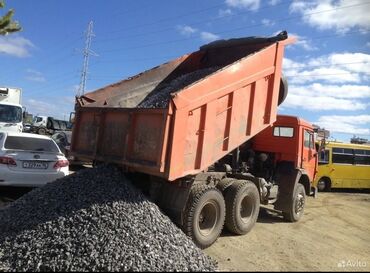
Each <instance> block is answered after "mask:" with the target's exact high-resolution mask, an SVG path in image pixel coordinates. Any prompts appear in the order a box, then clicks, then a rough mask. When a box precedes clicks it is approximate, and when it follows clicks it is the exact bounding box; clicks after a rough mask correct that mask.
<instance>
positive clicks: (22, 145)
mask: <svg viewBox="0 0 370 273" xmlns="http://www.w3.org/2000/svg"><path fill="white" fill-rule="evenodd" d="M4 146H5V149H9V150H24V151H37V152H52V153H59V149H58V147H57V146H56V145H55V143H54V142H53V141H52V140H51V139H40V138H31V137H21V136H8V137H7V138H6V140H5V145H4Z"/></svg>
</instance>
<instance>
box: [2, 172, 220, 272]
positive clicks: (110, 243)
mask: <svg viewBox="0 0 370 273" xmlns="http://www.w3.org/2000/svg"><path fill="white" fill-rule="evenodd" d="M215 269H216V263H215V262H214V261H212V260H211V259H210V258H209V257H207V256H206V255H204V254H203V253H202V252H201V250H200V249H198V248H197V247H196V246H195V245H194V243H193V242H192V241H191V240H190V239H189V238H188V237H186V236H185V234H183V233H182V231H181V230H180V229H178V228H177V227H176V226H175V225H174V224H173V223H172V222H171V220H170V219H169V218H168V217H166V216H164V215H163V214H162V213H161V212H160V210H159V208H158V207H157V206H156V205H155V204H153V203H152V202H150V201H149V200H148V199H147V198H146V197H145V196H144V195H143V194H142V193H141V192H140V191H139V190H137V189H135V188H134V187H133V186H132V185H131V184H130V182H129V181H127V179H125V178H124V176H123V175H122V174H121V172H120V171H119V170H117V169H116V168H114V167H100V168H97V169H87V170H83V171H80V172H78V173H76V174H74V175H71V176H67V177H65V178H63V179H59V180H57V181H55V182H53V183H51V184H48V185H46V186H45V187H43V188H39V189H36V190H34V191H32V192H30V193H28V194H26V195H24V196H23V197H22V198H20V199H18V200H17V201H16V202H14V203H12V204H11V205H9V206H8V207H7V208H6V209H4V210H0V271H214V270H215Z"/></svg>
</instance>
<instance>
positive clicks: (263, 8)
mask: <svg viewBox="0 0 370 273" xmlns="http://www.w3.org/2000/svg"><path fill="white" fill-rule="evenodd" d="M288 4H290V3H289V2H284V3H280V4H276V5H275V6H271V5H266V6H263V7H261V8H259V11H261V10H265V9H270V8H276V7H277V6H283V5H288ZM217 6H220V5H217ZM203 11H204V10H203ZM247 13H250V11H244V12H239V13H233V14H226V15H224V16H221V17H217V18H213V19H207V20H201V21H198V22H194V23H191V25H192V26H197V25H202V24H204V23H210V22H213V21H218V20H223V19H225V18H229V17H235V16H240V15H245V14H247ZM193 14H194V13H192V15H193ZM188 15H189V14H187V15H186V16H188ZM180 17H185V15H183V16H181V15H180V16H177V17H170V18H171V19H172V18H173V19H178V18H180ZM167 19H169V18H167ZM162 21H170V20H166V19H164V20H160V21H157V22H162ZM157 22H155V23H152V24H150V23H148V24H146V25H147V26H150V25H155V24H157ZM261 25H263V24H261ZM129 29H136V27H132V28H128V29H127V30H129ZM125 30H126V29H125ZM171 30H174V27H173V26H171V27H167V28H164V29H161V30H158V31H151V32H150V33H149V34H158V33H163V32H167V31H171ZM116 32H120V31H115V32H108V33H116ZM141 36H148V33H140V34H134V35H128V36H118V37H115V38H114V37H113V38H106V39H99V40H97V41H96V43H98V44H99V43H104V42H110V41H115V40H121V39H129V38H136V37H141Z"/></svg>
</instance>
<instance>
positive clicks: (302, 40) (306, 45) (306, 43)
mask: <svg viewBox="0 0 370 273" xmlns="http://www.w3.org/2000/svg"><path fill="white" fill-rule="evenodd" d="M290 36H294V37H295V38H296V39H297V41H296V42H295V43H294V44H292V45H291V46H292V47H294V46H299V47H301V48H303V49H304V50H307V51H313V50H317V49H318V48H317V47H315V46H313V45H312V43H311V40H309V39H307V38H306V37H303V36H299V35H297V34H293V33H292V34H290Z"/></svg>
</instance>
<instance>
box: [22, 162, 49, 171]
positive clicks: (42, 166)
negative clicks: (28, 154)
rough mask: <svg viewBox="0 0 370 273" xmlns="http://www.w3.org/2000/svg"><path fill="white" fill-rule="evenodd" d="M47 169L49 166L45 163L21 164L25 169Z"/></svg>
mask: <svg viewBox="0 0 370 273" xmlns="http://www.w3.org/2000/svg"><path fill="white" fill-rule="evenodd" d="M48 167H49V164H48V163H45V162H35V161H25V162H23V168H25V169H47V168H48Z"/></svg>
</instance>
